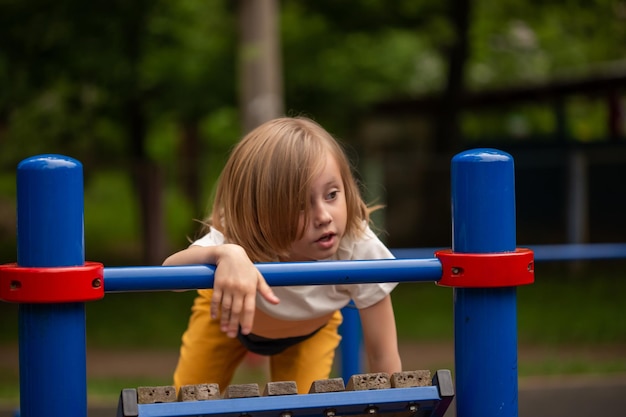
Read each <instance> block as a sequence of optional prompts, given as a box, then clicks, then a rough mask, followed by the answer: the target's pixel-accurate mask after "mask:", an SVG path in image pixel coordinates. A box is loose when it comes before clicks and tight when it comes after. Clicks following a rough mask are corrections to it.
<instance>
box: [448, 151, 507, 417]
mask: <svg viewBox="0 0 626 417" xmlns="http://www.w3.org/2000/svg"><path fill="white" fill-rule="evenodd" d="M451 175H452V229H453V230H452V234H453V241H452V250H453V252H456V253H498V252H511V251H515V249H516V246H515V245H516V242H515V240H516V231H515V184H514V182H515V181H514V166H513V158H512V157H511V156H510V155H509V154H507V153H504V152H501V151H497V150H494V149H474V150H471V151H467V152H463V153H460V154H458V155H456V156H455V157H454V158H453V159H452V173H451ZM516 309H517V299H516V288H515V287H498V288H455V289H454V349H455V373H456V375H455V380H456V392H457V396H456V407H457V416H459V417H479V416H480V417H495V416H507V417H508V416H510V417H516V416H517V414H518V397H517V395H518V384H517V311H516Z"/></svg>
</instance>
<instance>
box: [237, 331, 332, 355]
mask: <svg viewBox="0 0 626 417" xmlns="http://www.w3.org/2000/svg"><path fill="white" fill-rule="evenodd" d="M322 327H324V326H322ZM322 327H320V328H319V329H317V330H315V331H314V332H313V333H310V334H306V335H304V336H294V337H283V338H280V339H269V338H267V337H263V336H258V335H256V334H254V333H249V334H246V335H244V334H241V328H239V332H238V333H237V339H239V341H240V342H241V344H242V345H244V346H245V347H246V349H248V350H249V351H250V352H253V353H256V354H258V355H265V356H271V355H276V354H278V353H281V352H282V351H284V350H285V349H287V348H288V347H291V346H293V345H297V344H298V343H300V342H302V341H304V340H306V339H308V338H310V337H311V336H313V335H314V334H315V333H317V332H319V331H320V329H321V328H322Z"/></svg>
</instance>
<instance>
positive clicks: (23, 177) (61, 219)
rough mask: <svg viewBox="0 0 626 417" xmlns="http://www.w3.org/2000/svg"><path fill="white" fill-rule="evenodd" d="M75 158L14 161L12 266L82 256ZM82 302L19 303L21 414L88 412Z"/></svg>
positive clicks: (79, 261)
mask: <svg viewBox="0 0 626 417" xmlns="http://www.w3.org/2000/svg"><path fill="white" fill-rule="evenodd" d="M82 175H83V171H82V165H81V164H80V162H78V161H76V160H74V159H72V158H68V157H64V156H59V155H41V156H35V157H32V158H29V159H26V160H24V161H22V162H21V163H20V164H19V165H18V168H17V224H18V229H17V230H18V233H17V243H18V245H17V246H18V253H17V259H18V265H19V266H24V267H58V266H79V265H83V263H84V233H83V176H82ZM85 347H86V343H85V306H84V303H67V304H21V305H20V307H19V355H20V413H21V416H22V417H41V416H46V417H61V416H63V417H65V416H77V417H81V416H86V415H87V385H86V384H87V382H86V380H87V377H86V375H87V372H86V350H85Z"/></svg>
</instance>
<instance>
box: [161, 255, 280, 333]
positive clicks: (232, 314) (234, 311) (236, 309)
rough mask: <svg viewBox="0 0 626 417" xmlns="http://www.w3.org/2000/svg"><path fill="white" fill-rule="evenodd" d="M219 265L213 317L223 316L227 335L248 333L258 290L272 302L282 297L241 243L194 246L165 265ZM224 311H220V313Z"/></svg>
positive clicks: (213, 301)
mask: <svg viewBox="0 0 626 417" xmlns="http://www.w3.org/2000/svg"><path fill="white" fill-rule="evenodd" d="M207 264H209V265H216V269H215V276H214V279H213V298H212V299H211V317H213V318H217V317H220V325H221V328H222V331H223V332H225V333H226V334H227V335H228V337H236V336H237V332H238V331H239V326H241V333H243V334H248V333H250V331H251V330H252V325H253V323H254V312H255V309H256V293H257V291H258V292H259V293H260V294H261V296H262V297H263V298H265V299H266V300H267V301H268V302H270V303H272V304H278V303H279V301H280V300H279V299H278V297H276V295H275V294H274V292H273V291H272V289H271V288H270V286H269V285H267V282H266V281H265V279H264V278H263V276H262V275H261V273H260V272H259V270H258V269H257V268H256V267H255V266H254V264H253V263H252V261H251V260H250V258H249V257H248V255H247V254H246V251H245V250H244V249H243V248H242V247H241V246H239V245H234V244H223V245H219V246H206V247H205V246H197V245H192V246H189V247H188V248H187V249H184V250H182V251H180V252H176V253H175V254H173V255H171V256H170V257H168V258H167V259H166V260H165V262H163V265H165V266H167V265H207ZM220 313H221V314H220Z"/></svg>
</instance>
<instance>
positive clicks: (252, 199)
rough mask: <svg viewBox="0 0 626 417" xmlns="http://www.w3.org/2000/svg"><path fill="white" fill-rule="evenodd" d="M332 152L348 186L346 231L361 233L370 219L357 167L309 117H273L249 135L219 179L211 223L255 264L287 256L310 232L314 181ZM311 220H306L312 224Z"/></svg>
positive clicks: (346, 186)
mask: <svg viewBox="0 0 626 417" xmlns="http://www.w3.org/2000/svg"><path fill="white" fill-rule="evenodd" d="M326 152H330V154H331V155H332V156H333V157H334V158H335V160H336V161H337V164H338V165H339V170H340V173H341V177H342V179H343V185H344V189H345V197H346V207H347V224H346V235H347V236H352V237H357V236H359V235H361V233H362V232H363V230H364V225H365V224H367V223H369V220H370V218H369V214H370V209H369V208H368V207H367V205H366V204H365V203H364V202H363V199H362V198H361V194H360V190H359V186H358V184H357V182H356V180H355V178H354V176H353V174H352V169H351V168H352V167H351V165H350V163H349V161H348V158H347V157H346V154H345V153H344V150H343V148H342V147H341V145H340V144H339V143H338V142H337V141H336V140H335V139H334V138H333V137H332V136H331V135H330V134H329V133H328V132H327V131H326V130H325V129H324V128H322V127H321V126H320V125H319V124H317V123H316V122H314V121H312V120H310V119H308V118H304V117H293V118H292V117H285V118H279V119H274V120H270V121H269V122H266V123H264V124H262V125H261V126H259V127H257V128H256V129H254V130H253V131H251V132H250V133H248V134H247V135H246V136H245V137H244V138H243V139H242V140H241V141H240V142H239V143H238V144H237V145H236V146H235V148H234V149H233V151H232V153H231V155H230V157H229V159H228V161H227V162H226V165H225V167H224V170H223V171H222V173H221V175H220V178H219V180H218V184H217V188H216V192H215V199H214V202H213V210H212V213H211V215H210V216H209V218H208V219H207V220H206V224H209V225H212V226H213V227H214V228H216V229H218V230H219V231H221V232H222V233H223V234H224V236H225V238H226V240H227V241H228V242H231V243H236V244H239V245H241V246H242V247H243V248H244V249H245V250H246V252H247V253H248V256H249V257H250V259H251V260H252V261H254V262H271V261H276V260H278V258H282V257H286V256H287V255H288V253H289V249H290V248H291V245H292V243H293V242H294V241H296V240H298V239H299V238H301V237H302V236H303V234H304V230H303V229H302V227H301V226H300V223H299V218H300V214H301V212H302V209H303V208H304V213H305V217H306V216H308V212H309V210H308V208H309V207H308V206H309V204H310V199H309V197H308V193H309V189H310V184H311V181H312V180H313V179H314V178H315V176H316V175H317V174H319V173H320V172H321V170H322V169H323V167H324V165H325V161H326V159H325V158H326ZM307 220H308V219H306V218H305V223H304V224H307Z"/></svg>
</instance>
